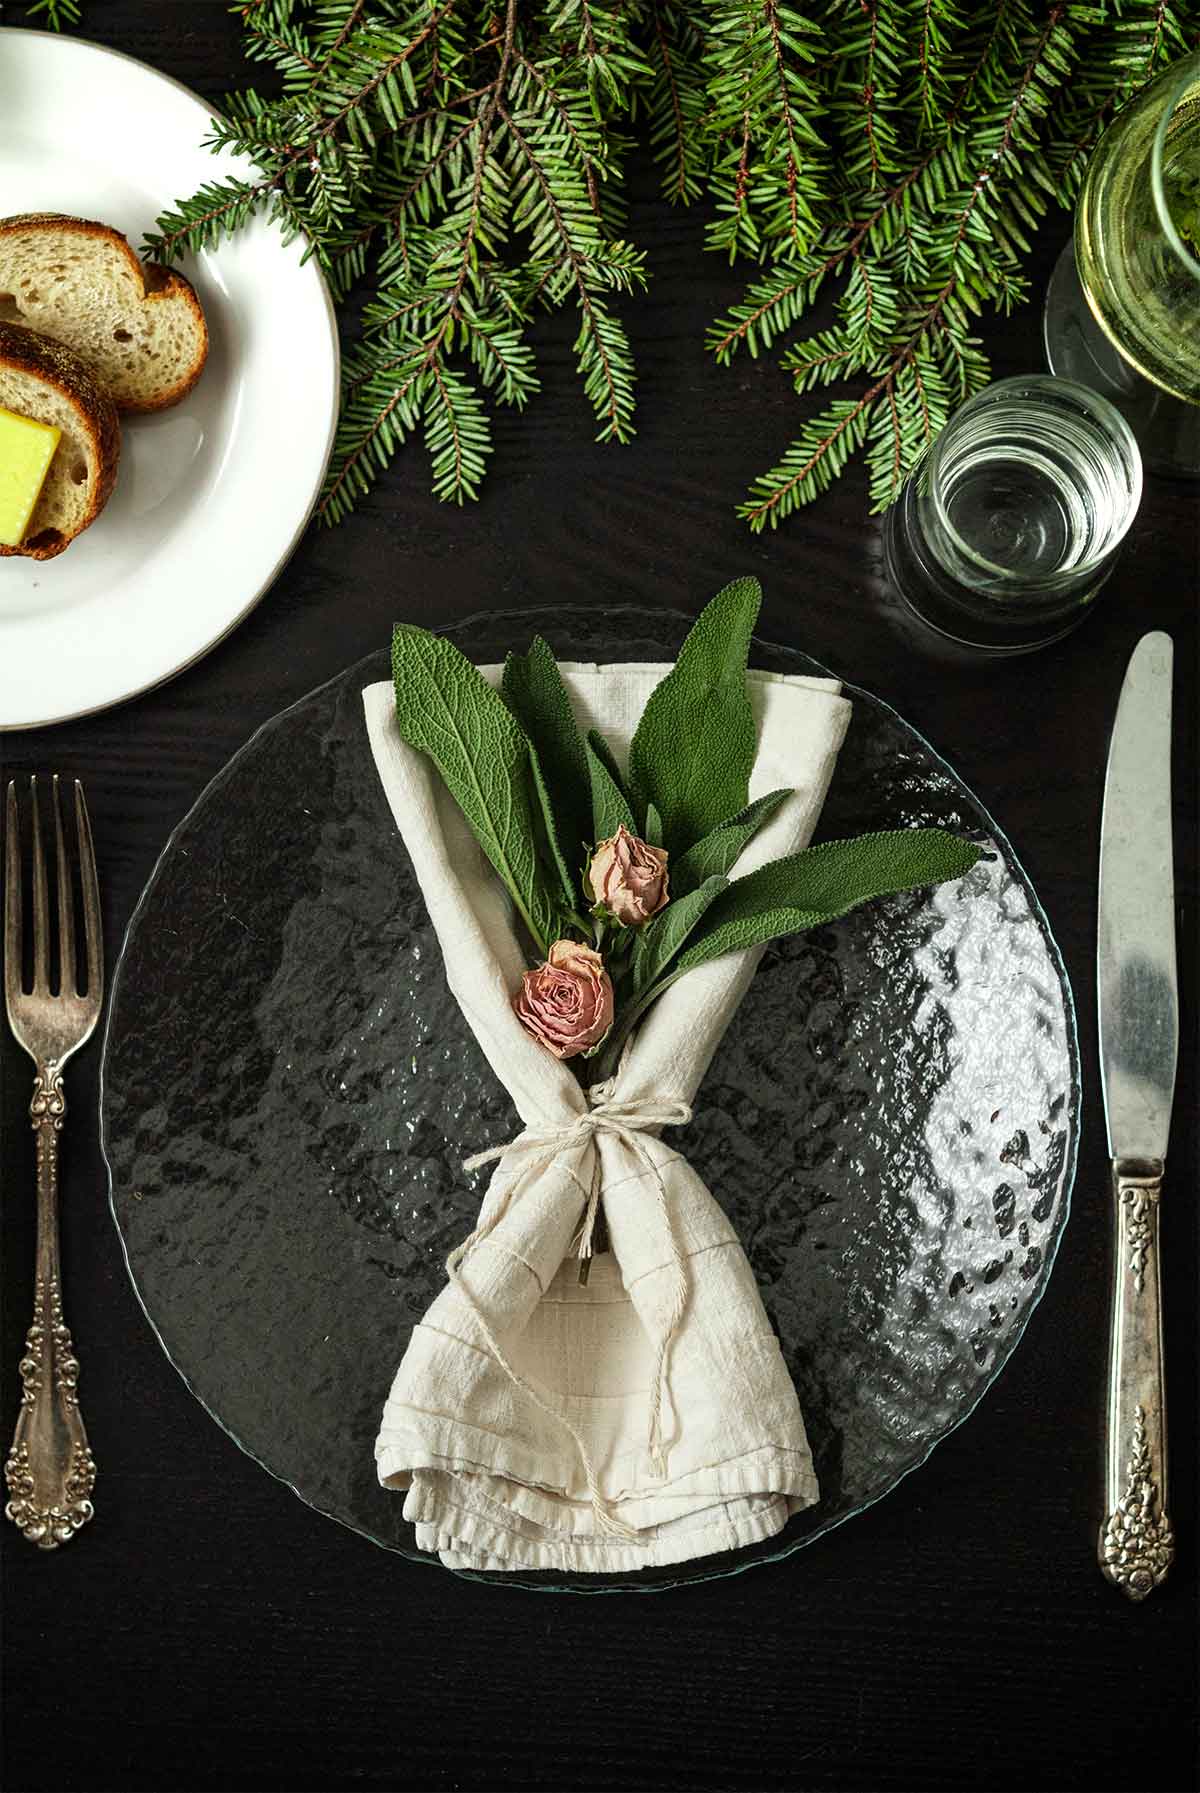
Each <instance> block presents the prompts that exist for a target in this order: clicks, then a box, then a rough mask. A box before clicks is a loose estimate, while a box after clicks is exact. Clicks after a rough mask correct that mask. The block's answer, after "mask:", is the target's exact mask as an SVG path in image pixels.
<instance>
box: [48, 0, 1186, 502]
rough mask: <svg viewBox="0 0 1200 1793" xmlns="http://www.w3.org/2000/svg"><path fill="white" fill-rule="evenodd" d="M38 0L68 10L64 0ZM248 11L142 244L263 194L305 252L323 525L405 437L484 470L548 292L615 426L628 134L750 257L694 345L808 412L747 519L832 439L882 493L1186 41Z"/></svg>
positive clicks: (605, 424)
mask: <svg viewBox="0 0 1200 1793" xmlns="http://www.w3.org/2000/svg"><path fill="white" fill-rule="evenodd" d="M39 10H42V11H44V12H45V13H46V15H47V17H48V18H49V19H50V20H51V22H53V21H54V19H55V18H57V19H58V20H59V21H60V22H61V21H62V20H64V19H68V18H73V16H74V14H75V11H76V7H75V0H40V5H39ZM239 11H240V14H241V17H242V20H243V24H244V31H245V42H246V49H247V53H248V54H249V55H250V57H251V58H252V59H253V60H254V61H255V62H256V63H258V64H261V65H263V66H265V67H267V68H269V69H270V70H271V71H273V75H274V78H275V81H276V86H275V88H274V89H273V90H272V93H271V94H270V96H267V95H264V94H260V93H258V92H256V91H255V90H254V88H253V87H248V88H246V89H244V90H243V91H242V92H240V93H238V94H235V95H233V96H232V97H231V98H230V99H229V101H228V102H227V104H226V108H225V112H224V115H223V116H222V117H220V118H218V119H215V120H214V121H213V124H212V127H211V132H210V137H209V142H210V144H211V145H212V147H213V148H214V149H217V150H230V151H233V152H234V153H236V154H238V155H240V156H241V157H243V158H244V159H245V160H246V162H247V163H248V164H249V167H248V169H247V170H246V171H244V172H241V171H239V172H238V173H236V174H234V175H229V174H222V175H221V176H220V177H219V178H216V179H214V180H213V181H211V182H208V183H206V184H205V185H204V186H203V187H202V188H201V189H200V190H199V191H198V192H196V193H194V194H192V195H191V196H189V197H187V198H185V199H182V200H180V201H179V202H177V203H176V204H175V205H174V206H173V207H172V208H171V209H170V210H168V211H167V212H165V213H164V215H163V216H162V217H161V218H160V219H159V221H158V225H157V230H156V233H155V234H154V235H153V236H152V237H150V238H149V239H148V240H147V245H146V247H147V249H148V250H150V251H151V252H153V253H154V254H155V255H157V256H158V257H160V258H164V259H170V258H172V257H176V256H179V255H182V254H186V253H193V254H196V253H203V252H206V251H208V250H211V249H212V248H214V247H215V246H216V245H217V244H218V243H220V241H221V240H222V239H223V238H224V237H225V236H227V235H228V234H230V233H231V232H232V231H235V230H237V229H240V228H241V227H242V225H244V224H245V223H246V221H247V220H248V219H249V218H250V217H252V216H254V215H260V216H265V217H267V218H269V219H272V220H274V221H275V222H276V223H277V225H278V226H279V228H280V229H281V230H282V232H283V233H284V235H285V236H286V237H288V238H296V237H300V238H302V239H304V240H305V242H306V247H307V252H308V253H310V254H312V255H314V256H315V257H316V258H317V259H318V261H319V263H320V265H321V267H322V268H323V270H324V271H325V273H326V275H327V277H328V279H329V281H330V284H331V286H332V289H333V292H334V295H335V298H336V299H337V300H338V302H339V304H340V305H341V306H342V307H343V308H344V310H345V311H346V312H347V313H348V314H349V315H350V316H351V317H352V318H353V320H354V322H355V324H356V326H357V328H355V329H354V330H353V331H352V333H351V346H350V347H349V348H348V351H347V353H346V355H345V357H344V370H345V377H344V386H343V400H342V416H341V420H340V424H339V428H338V431H337V436H336V440H335V447H334V455H333V460H332V462H331V465H330V470H329V476H328V480H327V483H326V487H325V490H324V493H323V495H322V499H321V502H320V506H319V514H320V516H321V517H322V518H323V519H324V520H326V521H329V522H333V521H337V520H338V519H339V518H340V517H342V516H344V515H345V514H346V512H347V511H348V510H349V509H351V508H352V507H353V505H354V504H355V503H357V502H358V501H359V500H360V499H361V498H362V497H363V496H364V495H365V494H366V493H367V491H369V489H370V488H371V486H372V484H373V483H374V481H375V480H376V479H377V478H378V477H379V475H380V474H381V473H382V472H383V471H384V470H385V469H386V468H387V467H388V465H389V464H390V462H391V461H392V459H393V457H394V456H395V455H396V454H397V453H398V452H399V451H400V449H401V448H402V447H403V446H404V445H405V444H406V443H410V442H411V441H412V439H413V438H414V437H420V438H421V439H422V440H423V441H424V444H425V448H426V451H427V452H428V454H429V456H430V462H431V469H432V482H433V488H434V491H435V492H436V494H437V495H438V496H439V497H440V498H442V499H444V500H446V501H448V502H452V503H461V502H463V501H464V500H465V499H466V498H468V497H473V496H474V495H475V494H476V493H477V492H478V491H479V490H480V487H481V482H482V480H483V478H484V474H485V472H486V469H487V466H488V464H489V460H490V457H491V452H492V442H491V434H490V414H491V411H492V409H493V408H494V406H496V405H501V404H503V405H510V406H513V407H516V408H523V407H525V406H526V405H527V404H528V403H529V401H530V399H531V398H532V397H534V396H535V395H536V393H537V391H538V389H539V382H538V376H537V369H536V364H535V359H534V340H535V329H536V320H537V317H538V314H539V312H540V311H541V310H543V309H557V308H560V307H564V306H565V307H569V308H570V309H571V310H572V311H573V312H574V314H575V317H576V319H577V333H576V338H575V359H576V365H577V368H578V373H579V377H580V380H581V382H582V385H583V390H584V394H585V397H586V399H587V401H588V404H589V406H590V407H591V410H592V413H593V415H594V418H595V425H596V430H597V435H598V438H599V439H600V440H602V441H614V442H625V441H628V440H629V438H630V437H631V435H632V434H633V428H634V401H635V368H634V362H633V355H632V351H631V348H630V343H629V338H628V335H627V332H626V329H625V326H624V323H623V321H622V318H621V316H620V301H621V299H622V297H623V296H624V295H626V294H629V293H631V292H633V291H635V290H637V289H639V288H641V287H642V286H644V285H645V283H646V265H645V257H644V254H643V252H642V250H641V248H640V247H639V246H638V245H636V244H635V243H633V242H632V241H630V240H629V236H628V228H627V224H626V218H625V208H624V204H623V193H624V186H625V161H626V157H627V155H628V153H629V149H630V146H631V144H632V143H633V142H634V141H635V139H636V136H637V134H638V133H639V132H640V133H641V134H642V136H643V137H644V139H645V140H646V141H647V142H648V144H649V148H650V151H651V153H652V155H653V156H654V158H655V161H656V163H657V166H658V169H659V172H660V176H661V182H662V190H663V192H664V194H665V195H666V196H667V197H668V198H669V199H670V200H671V201H672V202H674V203H677V204H681V205H698V206H700V207H702V208H703V219H702V225H703V241H704V244H705V246H706V247H707V248H709V249H710V250H712V251H715V252H716V253H718V254H720V255H723V256H724V257H726V258H727V259H728V260H730V261H732V262H735V263H738V262H740V263H743V264H745V265H746V266H747V281H746V286H745V289H744V291H743V293H742V296H741V298H740V299H739V300H738V302H737V303H735V304H734V305H732V306H730V307H729V308H728V311H727V312H726V314H725V315H724V316H722V317H720V318H717V319H715V320H714V322H713V324H712V326H711V328H710V330H709V331H708V333H707V337H706V346H707V349H708V351H709V352H710V353H712V354H713V355H714V356H715V357H716V359H717V361H718V362H719V363H721V364H722V365H724V364H726V363H728V362H729V361H730V360H732V359H733V357H734V356H735V355H736V354H737V353H738V351H739V350H745V351H746V352H748V353H749V354H750V355H751V356H752V357H757V356H761V355H765V354H766V353H768V352H771V353H773V354H775V355H777V356H778V358H779V361H780V366H781V371H782V373H783V375H784V377H786V378H788V379H790V380H791V382H792V384H793V386H794V388H795V391H796V394H797V401H796V402H797V405H798V406H799V407H801V414H800V417H799V420H798V424H797V428H796V433H795V436H794V439H793V440H792V441H791V443H790V444H788V445H787V446H786V447H785V448H784V450H783V452H782V453H781V455H780V456H779V457H778V459H777V462H776V465H775V466H774V467H772V468H771V469H770V470H769V471H768V472H767V473H765V474H763V475H762V476H761V477H760V478H758V479H756V480H754V481H752V483H751V485H750V488H749V491H748V493H747V495H746V498H745V500H744V502H743V503H742V505H741V507H740V514H741V515H742V516H743V517H744V518H745V520H746V521H747V522H748V524H749V525H750V527H752V528H756V529H758V528H763V527H765V526H767V525H768V524H769V525H770V526H772V527H774V526H775V525H777V524H778V523H779V522H781V521H782V520H783V519H784V518H786V517H788V516H790V515H791V514H792V513H793V512H794V511H795V509H796V508H797V507H798V506H799V505H802V504H805V503H808V502H809V501H810V500H811V499H813V498H815V497H816V496H818V495H819V494H820V493H821V492H823V491H825V490H827V489H828V487H829V485H830V484H831V483H832V481H833V480H834V479H835V478H836V477H838V476H839V475H840V474H841V473H842V472H843V471H844V470H845V469H846V467H847V466H848V465H849V464H850V462H851V460H852V459H853V458H854V457H855V456H862V457H863V459H864V460H865V463H866V469H867V475H868V484H869V490H870V494H871V503H872V505H873V506H874V507H875V509H881V508H883V507H884V506H886V505H887V504H888V503H890V502H891V501H892V500H893V499H894V498H895V496H896V494H897V493H898V491H899V489H900V486H901V484H902V483H903V480H904V479H905V478H906V477H907V475H908V473H909V471H910V470H911V468H912V466H913V465H914V463H915V461H916V460H917V459H918V458H919V456H920V455H921V454H922V453H923V452H924V450H925V448H926V447H927V446H928V444H929V442H930V441H931V440H932V439H933V437H934V436H935V435H936V434H937V432H938V431H939V430H940V429H941V428H942V427H943V425H944V424H945V422H946V420H947V418H948V417H949V416H950V414H951V412H952V410H953V408H954V406H955V405H957V404H960V403H961V402H962V401H963V399H964V398H967V397H969V396H970V395H971V394H972V393H974V392H976V391H978V390H979V389H980V387H981V386H982V385H984V384H985V383H986V381H987V379H988V378H989V375H990V368H989V363H988V359H987V354H986V350H985V346H984V338H985V336H986V324H987V319H988V317H989V316H990V315H992V314H995V313H1003V312H1006V311H1008V310H1010V309H1011V308H1012V307H1013V306H1014V305H1017V304H1020V303H1023V302H1024V301H1025V300H1026V299H1028V297H1029V296H1030V293H1029V283H1028V280H1027V278H1026V276H1025V273H1024V271H1023V270H1024V268H1025V265H1026V259H1027V255H1028V251H1029V246H1030V243H1031V241H1032V236H1033V233H1034V231H1035V230H1036V229H1037V228H1038V226H1039V224H1040V222H1041V221H1042V220H1043V219H1044V217H1045V216H1046V213H1047V211H1048V210H1049V208H1050V207H1051V206H1054V205H1059V206H1070V205H1071V204H1073V203H1074V200H1075V198H1076V196H1077V194H1078V190H1079V186H1080V182H1081V180H1082V178H1083V173H1084V170H1085V168H1086V165H1087V160H1088V157H1089V155H1090V153H1091V151H1092V149H1093V147H1094V145H1095V143H1096V141H1097V138H1098V136H1099V133H1100V131H1101V130H1102V129H1103V128H1104V126H1105V124H1106V123H1107V122H1108V121H1109V120H1110V119H1111V118H1112V117H1113V116H1114V115H1115V113H1116V112H1117V111H1118V110H1119V108H1120V107H1121V106H1122V105H1124V104H1125V103H1126V101H1127V100H1128V99H1129V98H1130V97H1131V96H1132V95H1133V94H1135V93H1136V92H1137V91H1138V90H1139V89H1140V88H1141V87H1142V86H1143V85H1144V84H1145V83H1146V82H1147V81H1150V80H1153V79H1154V78H1155V77H1156V76H1157V75H1159V74H1161V72H1162V70H1163V69H1164V68H1165V67H1166V66H1167V65H1168V63H1169V62H1170V61H1171V60H1172V59H1173V58H1175V57H1176V56H1178V55H1180V54H1183V53H1184V52H1185V51H1186V50H1187V49H1188V48H1189V47H1191V46H1192V45H1193V44H1195V43H1196V42H1197V40H1198V39H1200V0H1054V3H1053V4H1049V5H1046V4H1041V3H1039V0H829V3H828V4H826V5H822V6H821V7H819V8H818V7H815V6H812V5H807V4H801V3H800V0H538V3H537V4H533V3H532V0H531V4H529V5H528V6H518V5H517V4H516V0H505V3H504V4H503V5H501V4H500V0H488V4H480V0H246V3H245V4H243V5H242V6H241V7H240V8H239ZM698 235H699V232H698ZM818 305H820V306H821V307H822V312H821V315H820V317H819V318H816V319H814V320H813V321H811V322H810V321H809V320H810V318H811V317H812V314H813V311H814V308H815V307H816V306H818ZM814 404H815V407H816V408H815V410H813V408H812V407H813V406H814Z"/></svg>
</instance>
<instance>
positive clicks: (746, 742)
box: [629, 579, 762, 854]
mask: <svg viewBox="0 0 1200 1793" xmlns="http://www.w3.org/2000/svg"><path fill="white" fill-rule="evenodd" d="M761 603H762V587H761V586H760V585H759V583H758V580H757V579H736V580H735V581H734V582H733V584H732V585H727V586H726V587H725V588H724V590H723V591H719V592H718V593H717V595H716V597H715V598H713V599H712V601H711V603H709V604H707V605H706V606H705V608H704V609H703V610H702V611H701V613H700V615H699V617H698V618H697V619H696V622H695V623H694V624H693V626H692V628H691V631H690V632H689V634H688V638H687V640H686V641H685V642H684V644H683V646H682V648H681V649H680V650H679V657H678V659H677V660H676V662H675V665H674V666H673V667H672V669H671V671H670V672H669V673H667V675H666V677H665V678H664V679H662V680H661V681H660V683H659V684H658V685H656V687H655V688H654V690H653V691H652V692H651V693H650V696H649V698H648V700H647V702H646V707H645V709H644V710H643V712H642V719H641V721H640V722H639V723H638V727H637V733H636V734H635V735H634V737H633V743H632V746H631V748H630V752H629V772H630V782H631V786H632V794H633V799H634V807H635V809H638V810H640V811H642V812H644V811H645V807H646V805H647V804H648V803H653V804H654V807H655V808H656V809H657V810H658V812H659V814H660V815H661V817H662V822H663V833H664V836H665V840H666V845H667V847H668V849H669V850H670V852H671V853H672V854H683V853H685V852H686V851H687V849H688V848H689V847H691V846H694V845H695V843H696V842H697V841H699V840H703V838H704V836H705V835H706V834H710V833H711V832H712V830H713V829H714V828H716V827H717V826H718V825H719V824H720V823H721V822H724V821H725V820H726V819H727V818H728V817H729V816H732V815H736V814H737V813H738V811H739V810H742V809H744V808H745V807H746V802H747V799H748V795H749V781H750V772H751V769H752V767H753V765H754V756H755V752H756V749H757V745H758V731H757V729H756V726H755V722H754V712H753V710H752V709H751V707H750V697H749V694H748V692H747V690H746V658H747V655H748V654H749V651H750V634H751V631H752V629H753V628H754V623H755V619H756V618H757V616H758V611H759V606H760V604H761Z"/></svg>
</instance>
